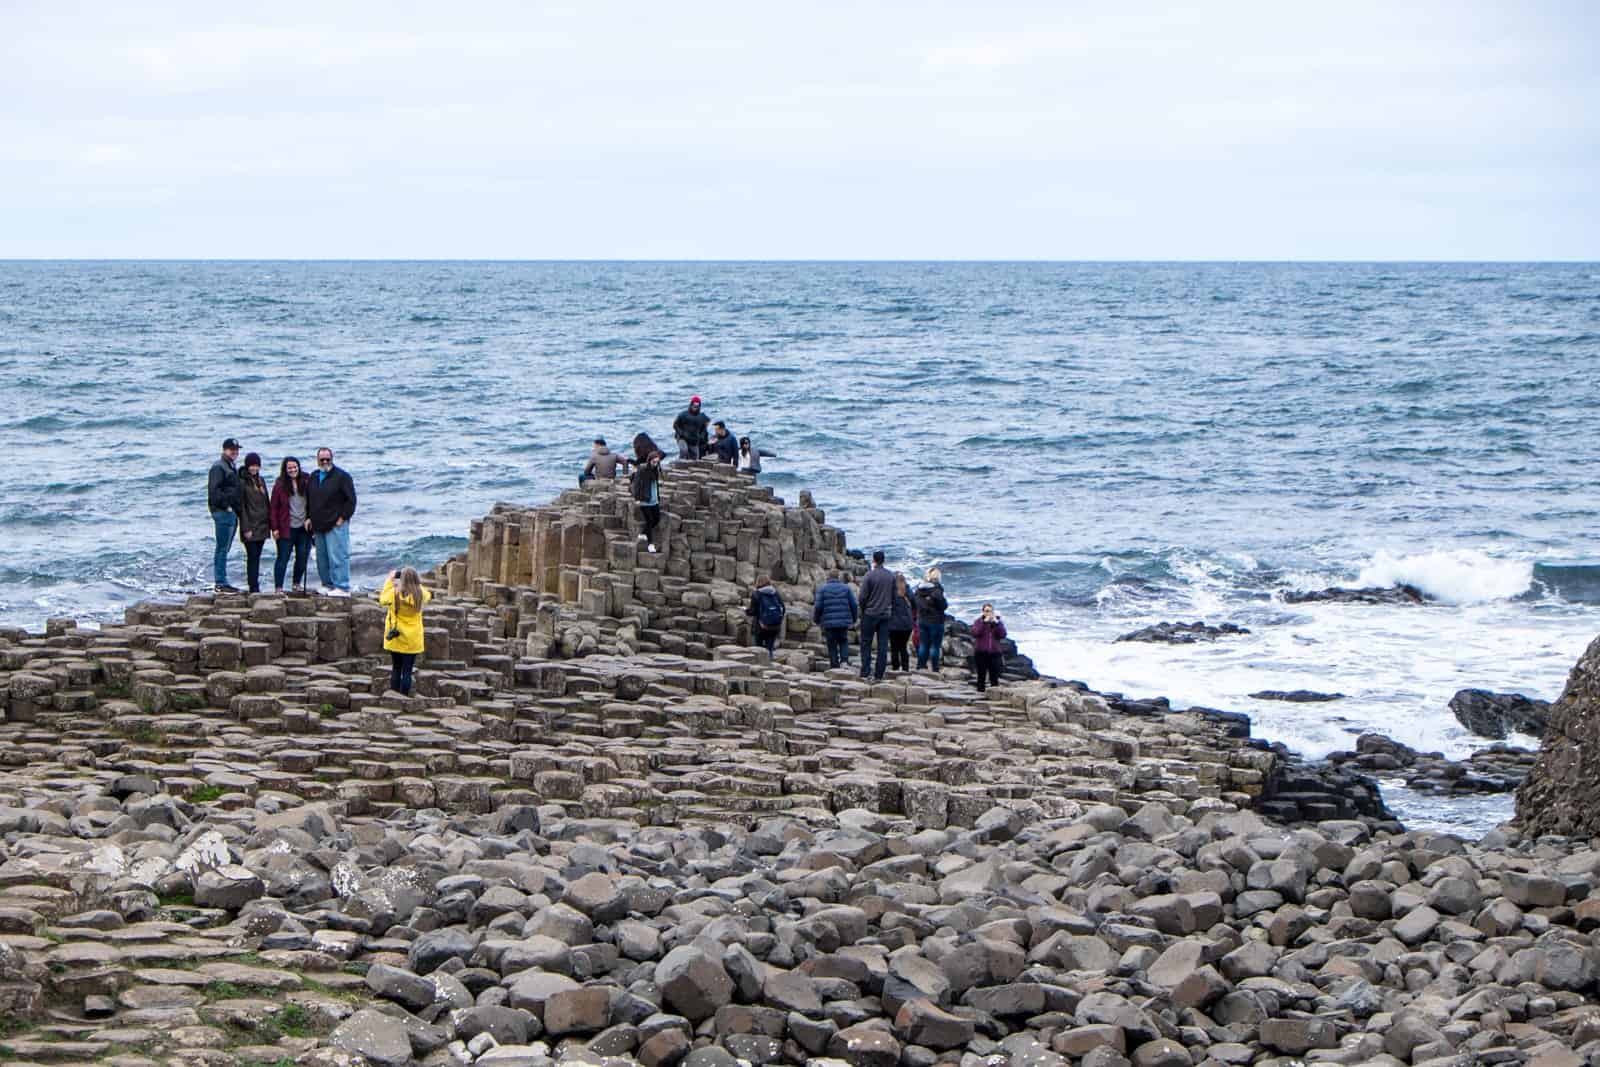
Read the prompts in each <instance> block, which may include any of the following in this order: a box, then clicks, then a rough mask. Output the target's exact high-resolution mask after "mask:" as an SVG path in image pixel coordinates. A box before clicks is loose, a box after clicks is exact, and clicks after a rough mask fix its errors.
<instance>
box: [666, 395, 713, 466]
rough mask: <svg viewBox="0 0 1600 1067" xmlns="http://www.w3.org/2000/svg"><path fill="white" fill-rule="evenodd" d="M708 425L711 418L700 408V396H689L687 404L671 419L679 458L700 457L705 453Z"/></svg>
mask: <svg viewBox="0 0 1600 1067" xmlns="http://www.w3.org/2000/svg"><path fill="white" fill-rule="evenodd" d="M710 425H711V420H710V419H708V418H706V416H705V413H704V412H702V411H701V410H700V398H699V397H697V396H692V397H690V398H689V406H688V407H686V408H684V409H683V410H682V411H680V412H678V417H677V418H675V419H673V420H672V436H674V437H676V438H677V439H678V458H679V459H700V458H701V457H702V456H704V455H705V454H706V449H707V448H708V447H709V443H708V442H707V440H706V428H707V427H709V426H710Z"/></svg>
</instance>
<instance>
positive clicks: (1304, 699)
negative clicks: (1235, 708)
mask: <svg viewBox="0 0 1600 1067" xmlns="http://www.w3.org/2000/svg"><path fill="white" fill-rule="evenodd" d="M1250 696H1251V699H1254V700H1281V701H1285V702H1287V703H1290V704H1324V703H1327V702H1329V701H1334V700H1343V699H1344V694H1343V693H1319V692H1317V691H1316V690H1314V689H1263V690H1261V691H1260V692H1256V693H1251V694H1250Z"/></svg>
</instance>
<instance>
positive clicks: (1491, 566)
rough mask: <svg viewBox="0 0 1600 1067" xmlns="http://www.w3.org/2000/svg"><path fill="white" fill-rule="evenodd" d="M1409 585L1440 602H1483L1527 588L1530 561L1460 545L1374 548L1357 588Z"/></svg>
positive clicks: (1530, 578)
mask: <svg viewBox="0 0 1600 1067" xmlns="http://www.w3.org/2000/svg"><path fill="white" fill-rule="evenodd" d="M1402 583H1403V584H1406V585H1414V586H1416V587H1417V588H1418V589H1420V590H1422V591H1423V592H1424V593H1426V594H1427V595H1428V596H1430V597H1432V598H1433V599H1435V600H1437V601H1439V602H1441V603H1444V604H1484V603H1488V602H1489V601H1492V600H1507V599H1510V598H1511V597H1514V596H1520V595H1521V594H1523V593H1526V592H1527V591H1528V589H1529V588H1530V587H1531V586H1532V585H1533V564H1532V563H1531V562H1529V561H1527V560H1517V559H1496V558H1494V557H1493V556H1490V555H1487V554H1486V553H1484V552H1480V551H1478V550H1476V549H1470V548H1459V549H1452V550H1448V551H1446V550H1439V551H1434V552H1425V553H1422V554H1420V555H1414V556H1394V555H1390V554H1389V553H1388V552H1384V551H1379V552H1378V553H1377V554H1376V555H1374V556H1373V557H1372V559H1371V560H1369V561H1368V562H1367V564H1366V565H1365V566H1364V567H1362V568H1361V573H1360V574H1359V575H1357V577H1356V581H1355V584H1356V585H1357V586H1358V587H1360V588H1367V587H1370V586H1378V587H1382V588H1387V587H1388V586H1391V585H1398V584H1402Z"/></svg>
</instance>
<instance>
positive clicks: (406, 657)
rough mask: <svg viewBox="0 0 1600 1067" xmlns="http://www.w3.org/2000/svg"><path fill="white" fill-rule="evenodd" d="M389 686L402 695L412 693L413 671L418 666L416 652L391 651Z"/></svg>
mask: <svg viewBox="0 0 1600 1067" xmlns="http://www.w3.org/2000/svg"><path fill="white" fill-rule="evenodd" d="M389 662H390V667H389V688H390V689H393V690H394V691H395V692H396V693H399V694H400V695H401V696H410V695H411V672H412V671H413V670H415V669H416V666H417V654H416V653H415V652H391V653H389Z"/></svg>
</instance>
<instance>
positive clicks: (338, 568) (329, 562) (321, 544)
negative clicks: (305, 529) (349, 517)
mask: <svg viewBox="0 0 1600 1067" xmlns="http://www.w3.org/2000/svg"><path fill="white" fill-rule="evenodd" d="M316 541H317V577H319V578H321V579H322V584H323V585H331V586H333V587H334V588H335V589H343V590H344V591H345V592H347V593H348V592H349V591H350V524H349V523H348V522H347V523H342V524H341V525H338V526H335V527H334V528H333V529H331V530H328V531H327V532H326V533H319V534H317V535H316Z"/></svg>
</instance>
